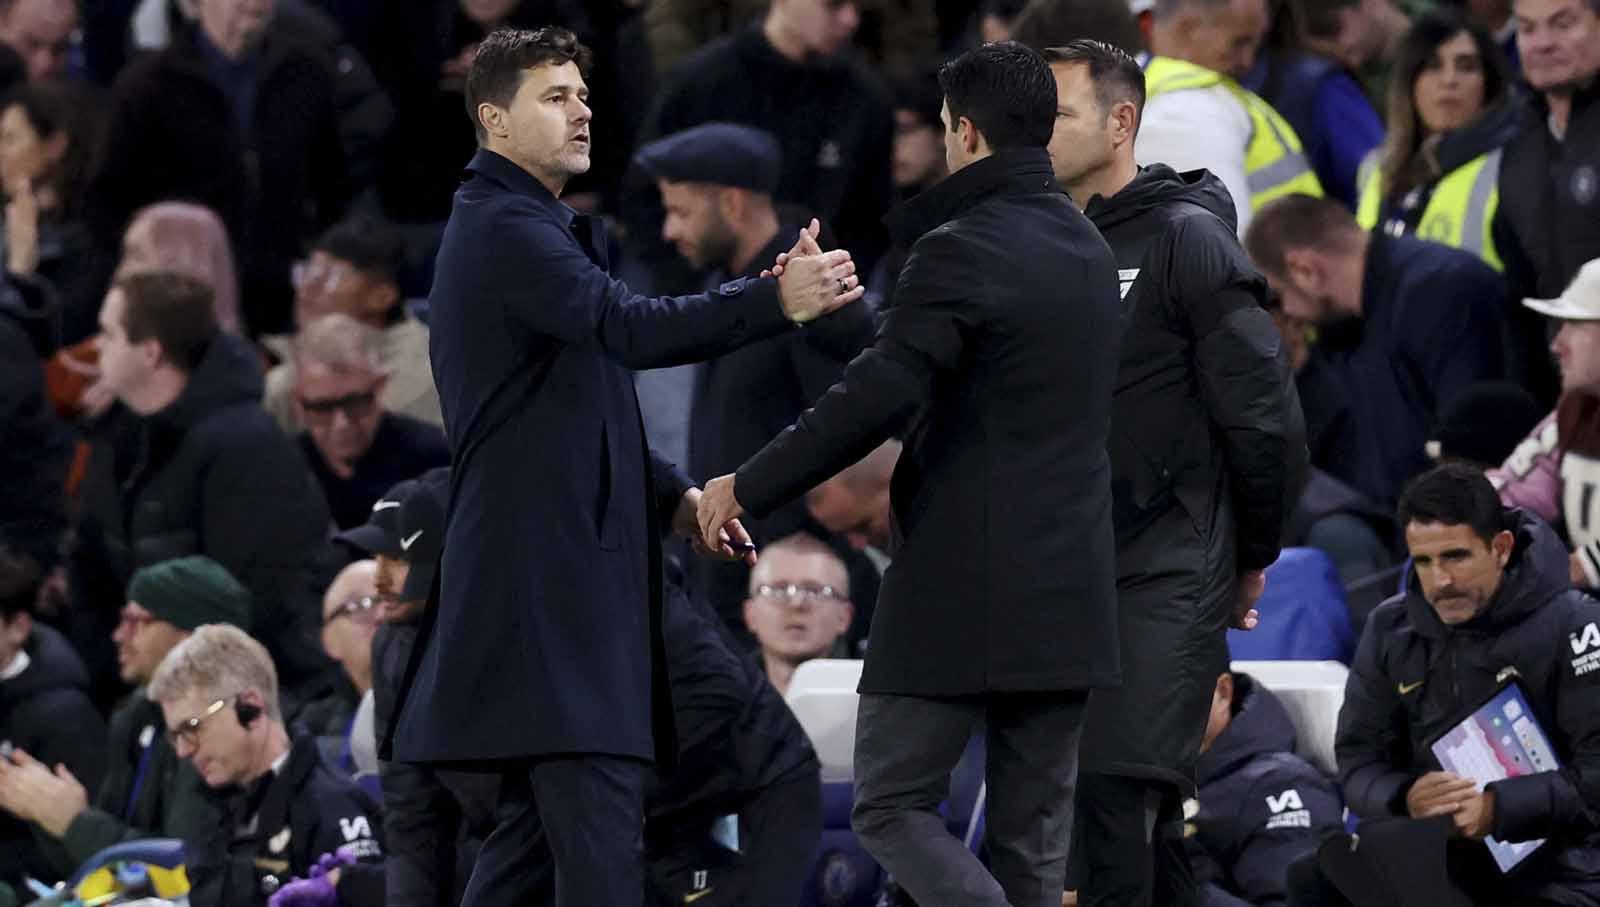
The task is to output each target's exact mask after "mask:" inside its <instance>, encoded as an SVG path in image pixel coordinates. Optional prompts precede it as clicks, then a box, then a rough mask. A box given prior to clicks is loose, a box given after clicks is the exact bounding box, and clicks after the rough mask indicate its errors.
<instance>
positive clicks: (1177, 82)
mask: <svg viewBox="0 0 1600 907" xmlns="http://www.w3.org/2000/svg"><path fill="white" fill-rule="evenodd" d="M1144 81H1145V94H1146V96H1147V97H1148V98H1154V97H1156V96H1157V95H1161V94H1165V93H1166V92H1169V91H1186V90H1189V89H1195V88H1211V87H1212V86H1215V85H1221V86H1222V87H1223V88H1225V89H1227V91H1228V93H1229V94H1231V95H1233V96H1234V97H1236V98H1238V99H1239V102H1240V103H1241V104H1243V105H1244V109H1245V110H1246V111H1247V112H1249V114H1250V126H1251V129H1250V144H1249V145H1248V146H1246V148H1245V153H1244V169H1245V176H1246V178H1247V179H1248V181H1249V183H1250V210H1252V211H1259V210H1261V206H1263V205H1265V204H1266V203H1267V202H1270V201H1272V200H1273V199H1275V198H1278V197H1279V196H1283V195H1291V194H1294V193H1297V192H1298V193H1301V194H1304V195H1315V196H1317V197H1318V198H1320V197H1322V183H1320V182H1319V181H1318V180H1317V174H1316V173H1315V172H1314V171H1313V170H1312V169H1311V162H1310V161H1308V160H1306V156H1305V152H1304V150H1302V148H1301V145H1300V137H1299V136H1297V135H1295V134H1294V128H1293V127H1291V126H1290V125H1289V123H1288V121H1287V120H1285V119H1284V118H1283V117H1281V116H1279V115H1278V112H1277V111H1276V110H1273V109H1272V105H1271V104H1268V103H1267V102H1266V101H1263V100H1261V98H1259V97H1257V96H1256V95H1255V94H1254V93H1252V92H1250V91H1249V90H1247V89H1245V88H1244V87H1243V86H1241V85H1240V84H1239V83H1238V82H1235V81H1234V80H1232V79H1230V78H1228V77H1226V76H1224V75H1222V74H1221V73H1218V72H1213V71H1212V70H1209V69H1206V68H1205V67H1203V66H1196V65H1195V64H1193V63H1189V62H1186V61H1184V60H1175V59H1173V58H1172V57H1151V58H1150V62H1149V64H1148V65H1146V66H1145V68H1144Z"/></svg>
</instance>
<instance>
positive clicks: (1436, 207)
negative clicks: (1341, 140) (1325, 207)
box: [1356, 148, 1505, 271]
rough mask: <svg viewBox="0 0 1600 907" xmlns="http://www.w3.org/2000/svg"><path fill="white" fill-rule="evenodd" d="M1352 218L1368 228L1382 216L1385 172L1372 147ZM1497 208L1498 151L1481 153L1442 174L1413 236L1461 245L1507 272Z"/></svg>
mask: <svg viewBox="0 0 1600 907" xmlns="http://www.w3.org/2000/svg"><path fill="white" fill-rule="evenodd" d="M1356 199H1357V204H1356V222H1357V223H1359V224H1361V226H1362V228H1363V229H1366V230H1371V229H1372V228H1373V227H1376V226H1377V225H1378V218H1380V217H1382V216H1383V172H1382V168H1380V167H1379V166H1378V152H1376V151H1372V152H1369V153H1368V154H1367V156H1366V157H1365V158H1364V159H1362V161H1361V169H1359V170H1357V171H1356ZM1499 207H1500V149H1499V148H1496V149H1495V150H1493V151H1491V152H1489V153H1488V154H1480V155H1478V156H1477V157H1475V158H1473V159H1472V160H1470V161H1467V162H1466V163H1465V164H1462V165H1461V166H1459V167H1457V168H1456V169H1454V170H1452V171H1450V172H1449V173H1446V174H1445V175H1444V176H1443V177H1440V179H1439V182H1438V183H1436V184H1435V185H1434V187H1433V195H1432V197H1430V198H1429V199H1428V206H1427V207H1426V208H1423V209H1422V220H1420V221H1418V222H1417V236H1419V237H1421V238H1422V239H1429V240H1432V241H1434V242H1436V243H1443V244H1445V245H1447V246H1454V247H1456V248H1457V249H1464V250H1466V251H1468V252H1471V253H1472V254H1474V255H1476V256H1478V257H1479V258H1481V259H1483V260H1484V261H1486V262H1488V263H1489V265H1490V266H1491V267H1493V268H1494V269H1495V270H1496V271H1502V270H1505V266H1504V265H1503V264H1501V262H1500V254H1499V253H1498V252H1496V251H1495V248H1494V237H1493V229H1492V228H1493V225H1494V212H1495V209H1496V208H1499Z"/></svg>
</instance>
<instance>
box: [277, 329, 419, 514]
mask: <svg viewBox="0 0 1600 907" xmlns="http://www.w3.org/2000/svg"><path fill="white" fill-rule="evenodd" d="M382 340H383V335H382V333H381V332H379V331H378V329H377V328H373V327H369V326H367V325H365V324H362V323H361V322H359V321H356V320H355V319H354V318H351V317H350V316H348V315H324V316H323V317H321V318H318V319H317V320H316V321H313V322H311V323H310V324H309V325H307V326H306V327H305V329H303V330H302V331H301V332H300V335H299V337H297V338H296V340H295V345H294V358H295V410H296V412H297V413H298V415H299V418H300V424H302V425H304V426H305V431H303V432H302V433H301V434H300V436H299V438H298V439H297V440H298V442H299V445H300V452H301V454H303V455H304V456H305V459H306V464H307V465H308V466H310V467H311V472H312V474H313V475H315V476H316V477H317V484H318V485H320V486H321V487H322V494H323V497H325V498H327V500H328V510H329V512H330V513H331V514H332V516H333V522H334V524H335V525H336V526H338V527H339V528H340V529H349V528H350V527H352V526H359V525H361V524H362V523H364V522H366V519H367V510H368V508H370V507H371V506H372V504H373V502H374V501H376V500H378V498H379V496H380V495H382V494H383V492H384V490H385V489H387V488H388V487H389V486H391V485H393V484H395V483H396V482H399V481H401V480H403V479H409V478H411V477H412V476H415V475H418V474H420V473H422V472H425V471H427V470H429V469H433V468H434V467H437V466H446V465H448V464H449V463H450V446H449V445H448V444H447V443H445V438H444V432H443V431H442V430H440V429H439V428H437V427H436V426H433V425H429V424H428V423H426V422H423V421H421V420H420V419H413V418H411V417H410V416H406V415H402V414H400V413H397V412H390V411H388V409H387V407H385V406H384V405H383V390H384V388H385V387H386V386H387V385H388V381H389V375H388V373H387V372H386V371H385V370H384V368H383V364H382V350H381V346H382Z"/></svg>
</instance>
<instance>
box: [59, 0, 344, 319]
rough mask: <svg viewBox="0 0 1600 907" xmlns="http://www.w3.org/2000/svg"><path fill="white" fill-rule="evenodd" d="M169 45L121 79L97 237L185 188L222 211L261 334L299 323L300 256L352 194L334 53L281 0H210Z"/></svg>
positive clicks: (99, 194)
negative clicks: (291, 23)
mask: <svg viewBox="0 0 1600 907" xmlns="http://www.w3.org/2000/svg"><path fill="white" fill-rule="evenodd" d="M196 8H197V11H198V16H197V18H196V20H195V21H194V22H193V23H184V24H183V25H182V26H181V28H180V29H179V30H178V31H177V33H176V34H175V35H174V37H173V40H172V43H171V44H170V46H168V47H167V48H166V49H165V50H162V51H161V52H159V53H156V54H153V55H150V56H147V57H143V58H141V59H138V60H135V61H133V62H132V63H130V64H129V65H128V66H127V68H125V69H124V70H123V71H122V72H121V73H120V74H119V75H118V76H117V80H116V82H115V84H114V85H113V86H112V89H111V101H110V108H111V109H110V122H109V124H108V128H107V134H108V135H110V136H113V137H114V142H115V153H108V154H105V155H102V156H100V158H99V166H97V167H96V168H95V171H94V173H93V175H92V177H91V180H90V188H89V195H88V197H89V199H90V200H91V203H92V205H91V208H90V211H89V222H90V227H91V230H92V231H93V233H94V235H95V237H96V242H98V243H100V244H101V245H103V246H106V247H114V246H115V245H116V243H117V241H118V240H119V239H120V238H121V235H122V231H123V229H124V228H125V227H126V225H127V222H128V219H129V218H130V217H131V216H132V215H133V213H134V212H135V211H137V210H138V209H139V208H141V207H143V206H145V205H148V204H151V203H152V202H157V201H161V200H164V199H171V198H184V199H190V200H193V201H197V202H199V203H201V204H204V205H206V206H207V207H209V208H211V209H212V210H214V211H216V212H217V213H218V214H219V215H221V217H222V219H223V222H224V223H226V224H227V225H228V231H229V233H230V235H231V236H232V238H233V241H234V243H235V245H234V248H235V250H236V251H237V252H238V256H239V270H240V287H241V289H242V294H243V298H242V303H243V315H244V321H245V324H246V326H247V327H248V329H249V331H250V332H251V334H261V333H268V332H276V331H283V330H286V329H287V328H288V326H289V324H290V320H291V305H290V302H291V295H292V294H291V288H290V285H289V269H290V264H291V263H292V262H293V261H294V259H295V258H296V256H297V255H298V254H299V252H300V248H301V245H302V244H303V243H305V242H306V241H308V240H309V239H311V238H312V237H313V236H315V235H316V233H317V232H318V231H320V230H321V229H323V228H325V227H326V226H327V225H328V224H331V223H333V222H334V221H335V220H336V219H338V218H339V217H340V216H341V215H342V214H343V212H344V207H345V205H346V204H347V202H348V200H349V194H350V192H349V183H348V179H347V170H346V161H345V154H344V150H343V148H342V146H341V138H340V133H339V120H338V109H337V106H336V99H335V88H336V85H337V84H338V78H337V76H336V74H335V72H334V69H333V66H332V64H331V63H329V62H327V61H326V59H325V58H324V57H323V55H322V54H321V53H319V52H318V51H317V50H315V49H313V48H308V47H306V46H304V45H302V44H300V43H299V42H298V41H297V40H295V37H294V36H293V35H291V34H286V33H285V32H284V30H283V28H282V27H281V25H279V24H278V23H277V22H276V20H275V18H274V16H273V7H272V5H270V4H258V5H250V6H242V5H241V4H240V3H239V2H238V0H206V2H202V3H198V4H196Z"/></svg>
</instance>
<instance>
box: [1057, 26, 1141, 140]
mask: <svg viewBox="0 0 1600 907" xmlns="http://www.w3.org/2000/svg"><path fill="white" fill-rule="evenodd" d="M1042 53H1043V54H1044V60H1045V62H1046V63H1082V64H1084V65H1086V66H1088V67H1089V78H1090V79H1091V80H1093V82H1094V98H1095V102H1096V103H1098V104H1099V105H1100V112H1101V113H1105V112H1106V111H1108V110H1110V109H1111V105H1113V104H1117V103H1119V102H1121V101H1129V102H1131V103H1132V104H1133V110H1134V121H1135V122H1138V120H1139V118H1140V117H1142V116H1143V115H1144V70H1143V69H1140V68H1139V61H1138V60H1135V59H1134V58H1133V56H1132V55H1130V54H1129V53H1128V52H1127V51H1125V50H1123V49H1122V48H1120V47H1116V46H1113V45H1111V44H1107V43H1106V42H1104V41H1096V40H1094V39H1092V38H1079V39H1078V40H1076V41H1068V42H1067V43H1066V44H1063V45H1061V46H1060V47H1046V48H1045V49H1044V50H1043V52H1042Z"/></svg>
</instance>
